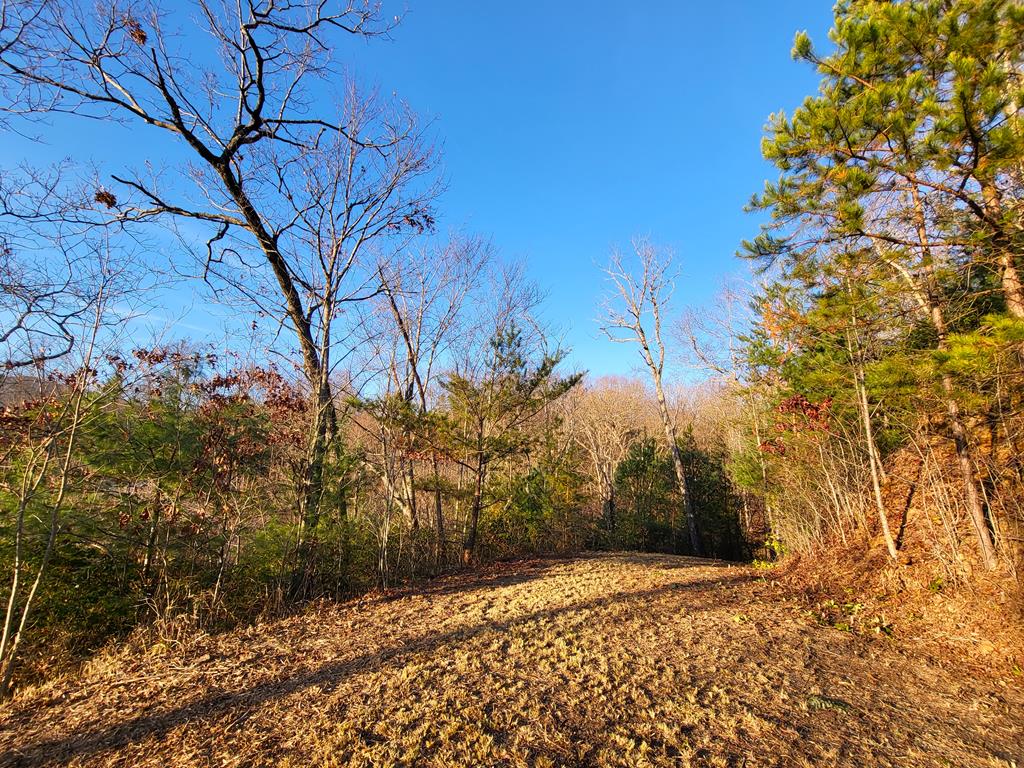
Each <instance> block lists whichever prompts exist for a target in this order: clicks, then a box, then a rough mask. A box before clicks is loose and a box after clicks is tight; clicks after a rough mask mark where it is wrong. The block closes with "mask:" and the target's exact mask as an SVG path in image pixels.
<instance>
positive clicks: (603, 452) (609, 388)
mask: <svg viewBox="0 0 1024 768" xmlns="http://www.w3.org/2000/svg"><path fill="white" fill-rule="evenodd" d="M648 403H649V392H648V391H645V390H644V387H643V385H642V384H641V383H640V382H639V381H637V380H635V379H618V378H602V379H598V380H597V381H596V382H594V383H593V384H590V385H588V386H587V387H586V388H585V389H578V390H577V391H576V392H575V396H574V397H572V399H571V402H570V403H568V404H567V411H568V414H567V424H566V428H567V429H568V430H569V431H570V433H571V435H572V439H573V441H574V442H575V443H576V444H577V445H578V446H579V447H580V448H581V449H582V450H583V452H584V454H585V455H586V456H587V459H588V460H589V464H590V471H591V473H592V477H593V482H594V486H595V488H596V490H597V494H598V497H599V498H600V500H601V514H602V516H603V517H604V519H605V520H606V521H607V524H608V529H609V531H611V532H614V531H615V526H616V513H617V509H616V498H615V470H616V468H617V467H618V466H619V464H620V463H621V462H622V460H623V459H624V458H625V457H626V454H627V453H628V452H629V449H630V448H631V447H632V446H633V445H634V444H635V443H636V441H637V440H638V439H640V437H641V436H642V435H643V434H644V433H645V432H646V428H647V419H646V416H647V415H648V413H650V411H649V409H648V408H647V405H648ZM651 415H653V414H651ZM659 420H660V419H659Z"/></svg>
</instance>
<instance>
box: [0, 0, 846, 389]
mask: <svg viewBox="0 0 1024 768" xmlns="http://www.w3.org/2000/svg"><path fill="white" fill-rule="evenodd" d="M386 7H387V6H386ZM406 7H407V8H408V12H407V14H406V15H405V18H404V21H403V23H402V24H401V26H400V27H399V28H398V29H397V30H396V31H395V33H394V39H393V40H392V41H389V42H381V41H375V42H370V43H362V42H358V41H357V42H354V43H353V44H351V45H349V47H348V48H347V49H345V50H343V51H342V52H340V55H339V59H340V60H341V61H343V62H344V63H346V65H347V66H348V68H349V69H350V70H351V71H352V72H353V73H355V74H356V75H357V76H358V77H359V79H360V80H362V81H364V82H368V83H376V84H378V85H379V86H380V88H381V89H382V91H384V92H391V91H394V92H395V93H396V94H397V95H398V96H399V97H401V98H402V99H404V100H406V101H407V102H408V103H409V104H410V105H411V106H412V107H413V108H414V109H415V110H416V111H417V112H419V113H420V114H421V115H424V116H425V117H428V118H432V119H433V120H434V125H435V127H436V133H437V136H438V137H439V139H440V140H441V142H442V144H443V149H444V172H445V176H446V178H447V179H448V182H449V186H448V191H447V192H446V193H445V196H444V197H443V199H442V200H441V201H440V203H439V210H440V213H441V218H440V222H439V224H440V226H441V228H442V229H461V230H464V231H467V232H472V233H479V234H483V235H485V236H489V237H490V238H491V239H492V240H493V242H494V244H495V246H497V248H498V249H499V250H500V251H501V252H502V253H503V254H504V255H505V256H507V257H511V258H520V259H524V260H526V262H527V263H528V265H529V270H530V273H531V275H532V276H533V278H534V279H535V280H536V281H537V282H538V283H539V284H540V285H541V286H543V287H544V288H546V289H547V291H548V294H549V300H548V305H547V310H546V313H547V318H548V320H549V321H551V322H552V323H553V324H554V325H556V326H558V327H560V328H562V329H563V330H565V332H566V337H565V338H566V342H567V344H568V345H570V346H571V347H572V348H573V355H572V364H573V365H574V366H576V367H580V368H586V369H588V370H590V371H591V372H593V373H594V374H598V375H600V374H604V373H629V372H630V371H631V370H633V369H634V367H635V362H636V359H635V357H634V356H635V353H634V352H633V351H632V350H630V349H628V348H626V347H625V346H624V345H615V344H611V343H609V342H607V341H605V340H603V339H601V338H599V337H598V334H597V332H596V326H595V323H594V317H595V315H596V304H597V301H598V298H599V296H600V294H601V293H602V291H603V281H602V278H601V274H600V271H599V268H598V266H599V265H600V264H602V263H603V262H604V260H605V259H606V257H607V254H608V252H609V250H610V249H611V248H612V247H613V246H615V245H616V244H620V245H626V244H628V241H629V239H630V237H632V236H633V235H637V234H640V235H647V236H649V237H650V238H651V239H652V240H654V241H655V242H657V243H660V244H663V245H666V246H669V247H671V248H673V249H674V250H675V251H676V253H677V254H678V256H679V258H680V260H681V262H682V264H683V269H684V278H683V280H682V281H681V282H680V284H679V286H678V292H677V296H676V301H677V302H678V304H680V305H682V304H691V305H700V304H704V303H707V302H708V301H710V300H712V298H713V297H714V294H715V293H716V291H717V289H718V286H719V283H720V281H721V280H722V278H724V277H725V276H727V275H731V274H736V273H739V272H741V271H742V270H744V269H745V267H744V265H743V264H742V263H741V262H740V261H739V260H738V259H736V258H735V257H734V252H735V251H736V248H737V246H738V244H739V242H740V241H741V240H742V239H743V238H745V237H749V236H750V235H751V234H753V233H754V232H755V231H756V227H757V220H756V219H755V218H754V217H752V216H750V215H748V214H744V213H743V211H742V207H743V205H744V203H745V202H746V201H747V199H748V198H749V197H750V195H751V194H752V193H754V192H755V191H757V190H758V189H759V188H760V187H761V185H762V184H763V182H764V179H765V178H766V177H768V176H773V175H774V173H773V171H772V170H771V169H770V168H769V167H768V166H767V165H766V164H765V163H764V162H763V161H762V160H761V158H760V150H759V142H760V136H761V129H762V126H763V125H764V122H765V120H766V118H767V116H768V115H769V114H770V113H771V112H772V111H775V110H777V109H780V108H783V109H787V110H789V109H791V108H792V107H794V106H795V105H796V104H798V103H799V102H800V101H801V100H802V99H803V97H804V96H806V95H807V94H809V93H811V92H813V90H814V89H815V87H816V82H817V80H816V77H815V76H814V73H813V72H812V71H810V69H809V68H808V67H806V65H802V64H798V63H795V62H793V61H792V60H791V59H790V56H789V51H790V47H791V45H792V39H793V35H794V33H795V32H796V31H797V30H799V29H807V30H809V31H810V33H811V35H812V38H813V39H814V40H815V41H816V42H818V43H819V44H820V43H824V42H825V38H826V32H827V29H828V27H829V25H830V22H831V4H830V3H829V2H827V1H821V2H817V1H812V0H802V1H800V0H776V2H772V3H766V2H761V1H760V0H732V1H731V2H730V1H725V2H717V3H714V2H712V3H707V2H696V0H686V1H685V2H684V1H683V0H676V1H675V2H670V1H669V0H661V1H658V2H655V1H654V0H650V1H649V2H641V3H611V2H604V1H603V0H601V1H600V2H583V1H582V0H575V1H573V2H557V3H544V4H541V3H537V4H532V6H528V5H526V4H522V3H507V2H506V3H498V2H479V0H408V3H407V6H406ZM389 10H391V9H389ZM69 129H70V126H66V127H62V126H58V131H57V133H56V134H55V136H54V138H55V141H54V142H53V146H51V147H50V149H49V150H41V148H40V147H39V145H35V144H32V145H30V144H28V143H26V142H24V141H21V140H18V139H15V138H13V137H10V136H9V137H8V139H9V141H6V140H5V142H4V143H5V144H6V147H5V148H2V149H0V163H2V164H3V165H5V166H6V165H9V164H11V163H13V162H18V161H21V160H26V159H27V160H29V161H33V162H39V161H42V160H44V159H45V158H44V157H43V155H45V154H46V153H47V151H48V152H50V153H52V154H53V155H54V156H55V157H56V156H60V155H61V154H67V149H66V147H67V146H68V145H69V143H70V142H69V141H68V139H69V136H70V134H68V133H67V131H68V130H69ZM73 130H74V134H73V136H74V141H73V143H72V145H73V146H74V147H75V148H76V157H77V159H79V160H81V161H88V160H89V159H93V160H95V162H96V163H97V164H98V165H99V166H101V167H102V170H103V171H105V172H107V173H110V172H118V171H121V170H123V163H111V162H110V159H111V157H112V154H113V153H112V152H111V149H112V146H111V145H112V143H115V142H117V143H119V151H120V150H128V151H127V153H126V154H128V155H129V156H130V155H131V154H133V152H132V151H131V150H140V148H141V147H144V146H145V145H146V142H147V136H146V135H143V134H144V129H136V131H135V132H134V133H133V134H132V136H131V137H130V138H126V137H118V138H117V139H115V141H114V142H112V141H111V133H110V132H109V131H106V130H104V129H103V127H102V126H98V125H95V124H92V125H83V124H82V123H81V122H75V123H74V128H73ZM125 142H127V143H125ZM131 144H134V145H135V146H129V145H131ZM124 154H125V153H122V156H124ZM178 298H179V299H181V304H182V305H184V306H190V305H192V302H191V300H190V299H187V298H184V297H183V296H182V295H181V294H179V296H178ZM196 307H199V308H196ZM205 311H206V310H205V305H204V304H203V303H202V302H198V303H197V304H196V305H195V306H193V308H192V310H191V314H190V315H189V316H188V317H187V318H186V319H185V321H186V324H187V325H193V326H195V328H197V329H198V328H202V327H208V326H209V324H210V321H209V318H207V317H204V312H205Z"/></svg>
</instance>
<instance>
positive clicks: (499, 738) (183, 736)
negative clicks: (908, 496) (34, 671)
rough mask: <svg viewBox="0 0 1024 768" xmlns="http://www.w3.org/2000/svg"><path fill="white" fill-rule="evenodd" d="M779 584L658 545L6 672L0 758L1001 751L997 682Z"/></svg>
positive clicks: (673, 759)
mask: <svg viewBox="0 0 1024 768" xmlns="http://www.w3.org/2000/svg"><path fill="white" fill-rule="evenodd" d="M783 594H784V593H783V592H782V591H780V590H779V589H778V588H777V587H776V586H774V585H773V584H771V583H769V582H765V581H763V580H762V579H760V578H759V574H758V573H757V572H755V571H753V570H751V569H748V568H744V567H727V566H722V565H720V564H716V563H711V562H708V561H701V560H692V559H688V558H679V557H667V556H655V555H606V556H593V557H583V558H578V559H575V560H568V561H566V560H561V561H559V560H551V561H534V562H527V563H518V564H513V565H507V566H502V567H498V568H494V569H490V570H489V571H487V572H484V573H478V574H475V575H471V576H462V577H457V578H452V579H448V580H443V581H440V582H435V583H434V584H433V585H431V586H430V587H428V588H426V589H420V590H415V591H409V592H404V593H401V594H398V595H390V596H375V597H372V598H367V599H365V600H363V601H360V602H355V603H350V604H347V605H341V606H321V607H319V608H318V609H317V610H315V611H310V612H309V613H307V614H305V615H302V616H297V617H293V618H289V619H285V620H282V621H278V622H274V623H271V624H266V625H263V626H258V627H253V628H251V629H248V630H246V631H241V632H235V633H231V634H226V635H221V636H217V637H209V638H202V639H200V640H199V641H198V642H196V643H193V644H191V647H189V648H187V649H184V650H177V651H173V652H171V651H168V650H167V649H163V648H159V647H158V648H157V649H155V650H152V649H151V651H150V652H148V653H146V652H141V651H136V652H124V653H122V654H120V655H118V656H116V657H110V658H108V659H106V660H105V661H104V662H103V663H95V664H93V665H92V666H91V667H90V669H88V670H87V671H86V672H85V673H84V674H82V675H81V676H79V677H77V678H64V679H60V680H56V681H54V682H51V683H49V684H47V685H45V686H42V687H39V688H36V689H32V690H26V691H24V692H22V693H21V694H20V695H19V696H18V698H17V699H16V700H15V701H14V702H13V703H12V704H10V705H8V706H7V707H6V708H5V709H4V710H3V711H2V713H0V764H3V765H120V766H190V765H203V766H242V765H245V766H250V765H265V766H272V765H280V766H291V767H293V768H299V767H303V768H305V767H307V766H412V765H417V766H418V765H422V766H560V765H564V766H584V765H593V766H598V765H608V766H630V767H631V768H632V767H636V766H690V765H692V766H736V767H737V768H738V767H739V766H747V767H749V768H753V767H754V766H773V765H778V766H807V765H822V766H825V765H827V766H832V765H865V766H867V765H871V766H1002V767H1003V768H1006V767H1007V766H1013V765H1016V764H1020V765H1021V766H1024V691H1022V680H1021V678H1020V677H1019V676H1016V675H1014V674H1013V673H1009V674H1008V675H1007V676H1006V677H1005V678H1003V679H1000V678H999V677H998V676H991V675H985V674H982V673H980V672H979V671H978V670H977V669H975V668H974V667H972V666H971V665H970V664H967V663H966V662H965V660H964V659H963V658H961V657H957V658H949V657H946V656H943V655H941V654H939V653H938V649H936V652H935V653H922V650H921V647H920V646H919V645H915V646H914V648H913V651H912V652H911V651H908V649H907V648H906V647H904V646H903V644H902V643H901V642H900V640H899V639H898V638H895V639H894V638H890V637H888V636H886V635H884V634H881V635H878V636H864V635H858V634H854V633H850V632H842V631H839V630H837V629H834V628H830V627H824V626H821V625H820V624H818V623H817V622H816V621H815V620H814V618H813V617H812V616H809V615H807V613H806V611H805V610H804V606H803V605H802V604H801V603H799V602H796V601H794V600H790V599H787V598H784V597H783ZM1014 761H1017V763H1014Z"/></svg>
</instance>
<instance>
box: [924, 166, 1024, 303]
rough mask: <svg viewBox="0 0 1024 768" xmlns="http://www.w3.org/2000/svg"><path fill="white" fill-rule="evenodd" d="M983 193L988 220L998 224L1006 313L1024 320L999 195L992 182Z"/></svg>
mask: <svg viewBox="0 0 1024 768" xmlns="http://www.w3.org/2000/svg"><path fill="white" fill-rule="evenodd" d="M915 191H916V190H915ZM981 193H982V197H983V198H984V201H985V213H986V214H987V216H988V218H990V219H991V220H992V221H993V222H996V224H995V225H994V227H995V231H994V232H993V237H992V244H993V245H994V246H995V249H996V253H997V258H998V265H999V280H1000V283H1001V284H1002V288H1003V298H1004V299H1005V300H1006V311H1007V312H1008V313H1009V314H1010V316H1011V317H1016V318H1024V286H1022V285H1021V278H1020V272H1019V271H1018V269H1017V260H1016V258H1015V254H1014V252H1013V246H1012V244H1011V243H1010V239H1009V238H1008V237H1007V235H1006V231H1005V230H1004V229H1003V225H1002V223H1000V222H999V220H1000V218H1001V217H1002V206H1001V204H1000V201H999V193H998V191H997V190H996V188H995V185H994V184H992V182H991V181H983V182H981Z"/></svg>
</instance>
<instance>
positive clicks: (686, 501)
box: [652, 368, 704, 557]
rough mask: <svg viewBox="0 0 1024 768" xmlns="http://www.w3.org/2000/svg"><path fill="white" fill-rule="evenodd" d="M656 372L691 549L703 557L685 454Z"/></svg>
mask: <svg viewBox="0 0 1024 768" xmlns="http://www.w3.org/2000/svg"><path fill="white" fill-rule="evenodd" d="M652 372H653V373H654V391H655V394H656V395H657V399H658V411H659V412H660V413H661V424H662V427H664V429H665V439H666V440H668V446H669V453H670V454H671V455H672V468H673V469H674V470H675V474H676V483H677V484H678V486H679V495H680V497H681V498H682V501H683V515H684V516H685V517H686V531H687V534H688V537H689V540H690V549H691V550H693V555H694V556H696V557H701V556H702V555H703V552H704V548H703V547H702V546H701V540H700V531H699V530H698V529H697V519H696V516H695V515H694V514H693V503H692V501H691V499H690V488H689V485H688V484H687V482H686V468H685V467H684V466H683V454H682V452H681V451H680V450H679V441H678V437H677V436H676V427H675V424H674V423H673V422H672V414H670V413H669V411H668V402H667V401H666V400H665V390H664V388H663V387H662V385H661V376H660V374H658V372H657V371H656V370H654V369H653V368H652ZM670 524H671V527H672V530H673V531H675V527H676V519H675V510H673V513H672V519H671V523H670Z"/></svg>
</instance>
